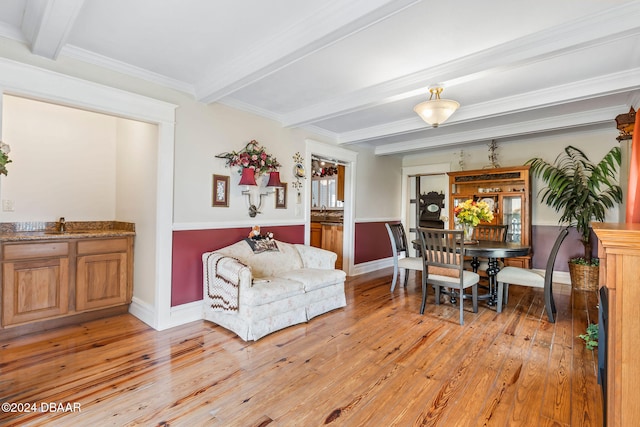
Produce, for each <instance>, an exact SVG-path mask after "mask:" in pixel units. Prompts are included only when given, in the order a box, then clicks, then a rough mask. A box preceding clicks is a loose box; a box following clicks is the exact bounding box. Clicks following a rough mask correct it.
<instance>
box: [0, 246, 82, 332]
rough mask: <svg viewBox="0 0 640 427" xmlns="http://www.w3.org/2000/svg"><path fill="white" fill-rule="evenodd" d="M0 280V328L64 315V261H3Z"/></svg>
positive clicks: (66, 273)
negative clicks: (0, 280)
mask: <svg viewBox="0 0 640 427" xmlns="http://www.w3.org/2000/svg"><path fill="white" fill-rule="evenodd" d="M2 279H3V286H2V325H3V326H8V325H14V324H18V323H24V322H31V321H34V320H40V319H45V318H49V317H55V316H60V315H63V314H66V313H67V312H68V304H69V259H68V258H53V259H47V260H34V261H14V262H6V263H5V264H4V265H3V272H2Z"/></svg>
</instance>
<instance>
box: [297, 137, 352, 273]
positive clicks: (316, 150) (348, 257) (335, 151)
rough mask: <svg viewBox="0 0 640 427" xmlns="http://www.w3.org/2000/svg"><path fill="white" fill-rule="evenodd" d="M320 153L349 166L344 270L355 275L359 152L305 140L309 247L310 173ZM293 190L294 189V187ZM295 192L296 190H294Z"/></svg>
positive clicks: (304, 192)
mask: <svg viewBox="0 0 640 427" xmlns="http://www.w3.org/2000/svg"><path fill="white" fill-rule="evenodd" d="M312 154H317V155H319V156H323V157H328V158H334V159H337V160H342V161H343V162H345V163H346V164H347V168H346V171H347V172H348V173H346V174H345V175H346V176H345V179H344V186H345V189H344V198H345V206H344V216H343V218H344V220H343V241H342V259H343V262H342V269H343V270H345V271H346V273H347V275H350V274H351V270H352V269H353V266H354V264H353V245H354V242H355V237H354V236H355V232H354V218H355V204H356V185H357V183H356V177H357V174H356V172H357V164H356V163H357V159H358V153H357V152H355V151H351V150H348V149H346V148H343V147H338V146H336V145H332V144H326V143H324V142H320V141H315V140H313V139H308V138H307V139H305V151H304V162H305V168H306V170H307V179H305V180H304V181H305V182H304V187H303V190H302V207H303V212H304V220H305V232H304V243H305V244H307V245H308V244H309V238H310V233H311V202H310V197H311V196H310V195H311V179H310V178H309V175H308V174H309V171H311V155H312ZM291 188H293V187H291ZM294 191H295V190H294Z"/></svg>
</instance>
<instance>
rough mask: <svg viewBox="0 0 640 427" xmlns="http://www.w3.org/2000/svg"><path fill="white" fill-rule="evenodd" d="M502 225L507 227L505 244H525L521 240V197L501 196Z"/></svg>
mask: <svg viewBox="0 0 640 427" xmlns="http://www.w3.org/2000/svg"><path fill="white" fill-rule="evenodd" d="M501 199H502V207H501V209H502V215H501V216H502V224H506V225H507V226H508V227H507V242H515V243H522V244H527V242H525V241H524V240H523V234H522V230H523V228H522V227H523V223H522V222H523V219H524V218H523V217H522V209H523V196H521V195H512V196H502V197H501Z"/></svg>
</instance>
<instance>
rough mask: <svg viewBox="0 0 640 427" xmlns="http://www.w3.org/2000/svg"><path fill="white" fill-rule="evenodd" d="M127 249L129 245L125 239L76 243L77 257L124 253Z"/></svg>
mask: <svg viewBox="0 0 640 427" xmlns="http://www.w3.org/2000/svg"><path fill="white" fill-rule="evenodd" d="M128 247H129V244H128V241H127V239H126V238H122V239H101V240H80V241H78V255H88V254H105V253H112V252H126V251H127V248H128Z"/></svg>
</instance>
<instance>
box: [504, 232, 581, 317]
mask: <svg viewBox="0 0 640 427" xmlns="http://www.w3.org/2000/svg"><path fill="white" fill-rule="evenodd" d="M567 234H569V230H568V229H567V228H564V229H562V231H560V233H559V234H558V237H557V238H556V241H555V243H554V244H553V247H552V248H551V252H550V253H549V258H548V259H547V268H546V269H545V271H544V273H539V272H536V271H533V270H528V269H526V268H520V267H505V268H503V269H502V270H500V271H499V272H498V274H497V276H496V281H497V282H498V301H497V304H498V306H497V308H496V311H497V312H498V313H500V312H501V311H502V302H503V296H504V304H505V305H506V304H508V302H509V285H519V286H529V287H533V288H544V306H545V309H546V311H547V318H548V319H549V322H551V323H555V316H554V315H555V313H556V303H555V301H554V299H553V266H554V265H555V263H556V257H557V255H558V250H560V245H561V244H562V241H563V240H564V238H565V237H567Z"/></svg>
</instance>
